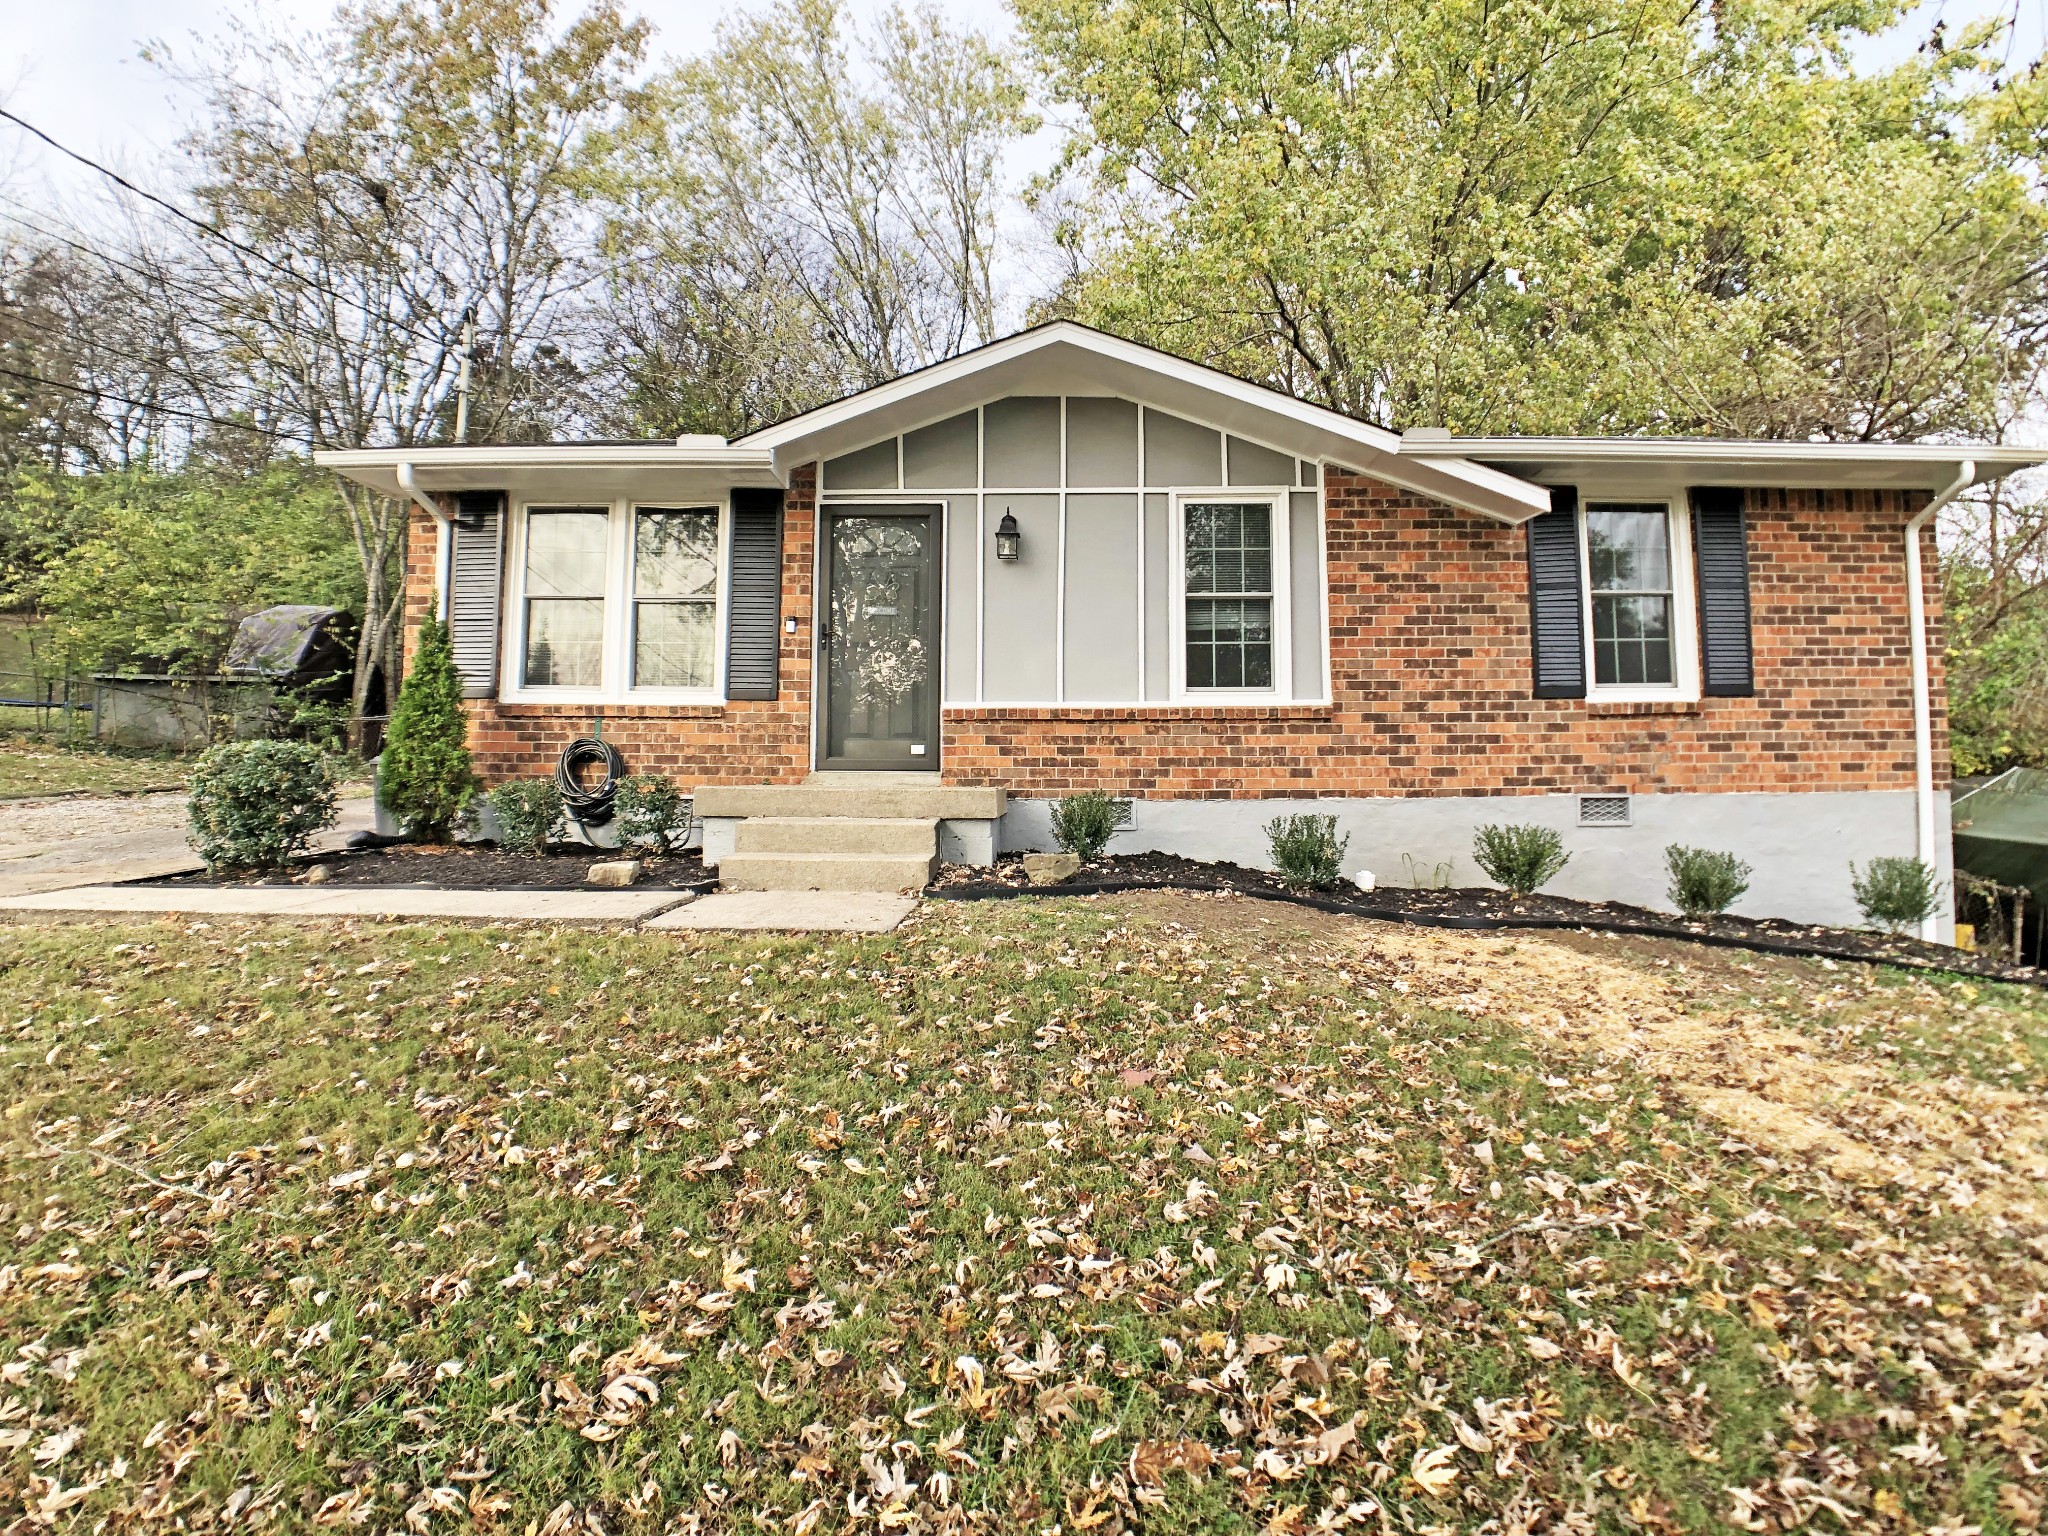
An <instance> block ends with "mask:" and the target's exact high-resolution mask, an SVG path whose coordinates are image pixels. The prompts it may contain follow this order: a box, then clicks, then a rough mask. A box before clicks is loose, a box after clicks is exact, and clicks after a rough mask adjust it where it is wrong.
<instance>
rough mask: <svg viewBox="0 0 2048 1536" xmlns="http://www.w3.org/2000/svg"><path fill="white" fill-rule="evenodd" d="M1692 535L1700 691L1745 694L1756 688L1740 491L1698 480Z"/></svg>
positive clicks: (1724, 695) (1741, 696)
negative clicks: (1696, 575)
mask: <svg viewBox="0 0 2048 1536" xmlns="http://www.w3.org/2000/svg"><path fill="white" fill-rule="evenodd" d="M1692 539H1693V550H1694V553H1695V556H1696V564H1697V565H1698V567H1699V587H1700V692H1702V693H1704V694H1707V695H1708V696H1710V697H1715V698H1739V699H1746V698H1748V697H1750V696H1751V695H1752V694H1754V693H1755V692H1756V663H1755V659H1754V656H1753V654H1752V652H1751V649H1750V641H1749V537H1748V530H1747V529H1746V528H1745V526H1744V523H1743V516H1742V492H1741V491H1740V490H1738V489H1735V488H1733V487H1730V486H1723V485H1697V486H1694V487H1693V491H1692Z"/></svg>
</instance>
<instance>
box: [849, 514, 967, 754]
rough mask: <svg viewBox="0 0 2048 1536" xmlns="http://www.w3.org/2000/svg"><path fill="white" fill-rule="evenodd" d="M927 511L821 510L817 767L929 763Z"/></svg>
mask: <svg viewBox="0 0 2048 1536" xmlns="http://www.w3.org/2000/svg"><path fill="white" fill-rule="evenodd" d="M937 511H938V509H937V508H935V507H862V508H860V509H859V510H858V511H852V510H842V511H836V512H835V511H829V510H828V512H827V517H828V519H829V522H828V527H829V530H830V531H829V533H828V535H827V537H828V539H829V541H830V542H829V546H828V554H827V561H828V564H827V570H826V578H825V579H826V600H825V619H826V625H825V629H824V632H823V634H822V635H821V636H820V637H819V638H820V641H821V643H822V644H823V646H824V678H825V742H824V760H823V761H822V762H821V763H820V764H819V766H820V767H823V768H833V769H839V768H874V769H882V768H894V769H932V770H936V769H937V768H938V766H939V609H938V602H937V585H938V570H939V561H938V542H939V523H938V516H937Z"/></svg>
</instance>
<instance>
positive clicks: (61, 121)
mask: <svg viewBox="0 0 2048 1536" xmlns="http://www.w3.org/2000/svg"><path fill="white" fill-rule="evenodd" d="M766 3H767V0H727V3H720V0H640V3H638V4H637V5H631V6H629V9H633V10H637V11H638V12H639V13H640V14H642V15H645V16H646V17H647V18H648V19H649V20H650V21H652V22H653V23H654V24H655V28H656V32H655V43H654V48H655V52H656V54H657V55H683V54H691V53H696V52H699V51H701V50H702V49H703V48H704V47H705V46H706V45H707V44H708V43H709V42H710V40H711V36H712V32H713V29H714V28H715V26H716V24H717V20H718V17H719V16H721V15H723V14H726V13H727V12H729V11H731V10H734V9H748V10H751V9H759V8H761V6H763V5H765V4H766ZM943 3H944V5H945V9H946V10H947V12H948V13H949V14H950V15H952V16H953V17H954V18H955V19H956V20H959V21H966V22H972V23H975V24H977V25H980V26H983V27H986V28H989V29H990V30H994V31H1003V32H1007V31H1008V29H1009V26H1010V21H1009V13H1008V10H1007V8H1006V6H1005V4H1004V0H943ZM853 6H854V9H855V10H856V12H859V13H863V14H866V13H872V11H873V10H874V9H876V0H853ZM259 7H260V14H261V15H262V16H263V17H264V18H265V19H266V21H269V22H271V23H273V24H278V25H284V26H288V27H298V28H305V29H311V28H313V27H315V26H317V25H319V24H320V23H322V22H324V21H325V20H326V19H327V18H328V17H329V16H330V15H331V14H332V12H333V9H334V6H333V0H0V105H5V106H7V107H8V108H9V109H10V110H12V111H14V112H17V113H19V114H20V115H21V116H23V117H25V118H27V119H28V120H29V121H30V122H33V123H35V124H37V125H38V126H40V127H42V128H44V129H45V130H46V131H48V132H49V133H51V134H53V135H55V136H56V137H57V138H59V139H61V140H63V141H64V142H66V143H68V144H71V145H73V146H75V147H76V148H78V149H80V150H82V151H84V152H85V153H87V154H90V155H93V156H95V157H97V158H99V159H102V160H104V161H106V162H107V163H109V164H111V165H114V166H116V167H119V168H121V169H123V170H127V171H131V172H133V173H135V175H136V179H137V180H139V181H141V182H142V183H143V184H144V185H145V186H151V185H161V179H160V178H157V177H152V176H151V175H150V174H149V173H150V168H151V166H152V165H153V164H154V163H155V162H156V160H157V159H158V157H159V156H160V155H161V154H162V152H163V151H164V149H165V148H166V147H167V146H169V145H170V144H171V143H172V142H173V141H175V139H176V138H177V136H178V134H179V132H180V130H181V128H182V127H183V125H184V124H185V122H186V121H187V120H188V119H189V117H190V115H191V113H192V110H193V106H194V103H193V102H192V100H191V99H190V97H189V96H188V95H186V94H184V93H182V92H181V91H180V89H179V88H178V87H176V86H175V85H174V84H173V83H172V82H170V81H168V80H167V79H166V78H165V77H164V76H163V74H162V73H161V72H160V71H158V70H157V69H156V68H155V67H154V66H152V65H150V64H147V63H145V62H143V60H142V59H141V58H140V57H139V53H140V50H141V48H142V46H143V44H145V43H146V42H149V41H151V40H153V39H155V40H162V41H165V42H168V43H169V44H171V46H172V49H173V51H174V52H175V53H178V54H182V55H185V56H187V57H190V56H191V55H192V54H193V53H194V52H195V51H196V49H195V43H194V39H195V37H198V38H204V37H208V36H216V35H219V34H220V33H221V32H222V31H224V30H225V29H226V27H227V25H228V23H229V22H230V21H231V20H232V18H234V17H236V16H238V15H239V16H249V15H254V14H259ZM2015 7H2017V10H2018V19H2019V25H2018V28H2017V29H2016V34H2015V37H2014V43H2013V46H2014V51H2015V56H2016V57H2020V58H2029V57H2035V56H2038V54H2039V52H2040V49H2041V42H2042V36H2043V31H2044V25H2043V22H2044V16H2048V0H1923V3H1922V4H1921V5H1920V7H1919V9H1918V10H1917V11H1916V12H1915V13H1914V15H1913V16H1912V17H1911V19H1910V20H1909V21H1908V22H1907V24H1906V27H1905V29H1904V30H1903V31H1902V32H1901V33H1900V34H1898V35H1896V36H1894V37H1892V38H1889V39H1886V40H1885V41H1883V42H1882V43H1880V44H1878V45H1875V46H1874V47H1873V48H1872V49H1871V50H1870V53H1871V59H1872V62H1883V61H1885V60H1887V59H1888V58H1890V57H1893V56H1896V55H1899V54H1902V53H1905V52H1909V51H1910V50H1911V49H1912V48H1913V47H1914V46H1916V45H1917V44H1918V43H1919V41H1920V40H1921V39H1922V38H1924V37H1925V36H1926V34H1927V31H1928V29H1929V28H1930V27H1931V26H1932V24H1933V22H1934V21H1935V19H1936V18H1937V17H1940V18H1944V19H1946V21H1947V22H1948V24H1949V26H1950V27H1951V28H1955V27H1958V26H1960V25H1961V24H1962V23H1964V22H1966V21H1968V20H1970V19H1972V18H1974V17H1979V16H1986V15H1993V14H2001V13H2002V14H2006V15H2011V14H2013V12H2014V8H2015ZM565 9H566V7H565ZM94 183H95V178H94V177H92V176H91V174H90V173H87V172H83V171H81V170H79V169H78V168H77V167H75V166H72V165H70V164H68V163H67V162H65V161H64V160H63V159H62V158H61V157H59V156H57V155H56V154H54V153H53V152H51V151H49V150H47V149H42V148H41V147H39V146H35V145H33V144H31V143H30V142H28V141H27V140H25V138H24V136H23V135H22V134H21V132H20V131H19V130H18V129H16V128H14V127H13V126H12V125H10V124H4V123H0V188H4V189H5V190H6V192H7V194H8V195H10V196H12V197H14V198H17V199H19V200H21V201H23V202H27V203H30V204H32V205H35V206H38V207H41V206H45V205H47V203H48V201H49V200H50V199H51V198H53V197H57V198H62V199H63V200H65V201H66V202H69V203H72V204H74V205H76V204H77V203H78V202H79V200H80V199H81V197H82V196H90V195H91V194H92V193H94V192H96V191H97V190H98V189H97V187H96V186H95V185H94ZM6 211H7V210H6V209H5V208H4V207H0V214H4V213H5V212H6ZM81 211H82V210H81Z"/></svg>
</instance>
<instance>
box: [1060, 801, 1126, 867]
mask: <svg viewBox="0 0 2048 1536" xmlns="http://www.w3.org/2000/svg"><path fill="white" fill-rule="evenodd" d="M1121 819H1122V815H1121V807H1119V806H1118V804H1117V802H1116V801H1115V800H1114V799H1113V798H1112V797H1110V796H1109V795H1106V794H1104V793H1103V792H1102V791H1101V790H1099V789H1090V790H1084V791H1082V792H1081V793H1080V794H1078V795H1068V796H1066V797H1065V798H1064V799H1062V800H1059V801H1057V802H1055V804H1054V805H1053V808H1052V840H1053V841H1054V842H1056V843H1058V844H1059V845H1060V847H1061V849H1062V850H1064V851H1065V852H1067V853H1071V854H1073V855H1075V856H1076V857H1077V858H1079V859H1080V860H1081V862H1082V863H1084V864H1087V863H1090V862H1092V861H1093V860H1095V859H1099V858H1100V857H1102V850H1103V849H1105V848H1107V847H1108V846H1109V840H1110V839H1111V838H1112V837H1115V836H1116V828H1117V822H1118V821H1119V820H1121Z"/></svg>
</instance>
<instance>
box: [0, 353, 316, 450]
mask: <svg viewBox="0 0 2048 1536" xmlns="http://www.w3.org/2000/svg"><path fill="white" fill-rule="evenodd" d="M0 375H4V376H5V377H7V378H10V379H19V380H21V382H22V383H24V384H37V385H41V386H42V387H43V388H44V389H60V390H63V391H64V392H65V393H67V394H73V395H83V396H85V397H86V398H87V399H88V400H110V401H112V402H113V403H114V404H115V405H125V406H128V407H129V408H130V409H132V410H137V411H153V412H155V413H156V414H157V415H159V416H176V417H178V418H179V419H180V420H182V421H192V422H198V423H200V424H201V425H204V426H209V427H221V428H225V429H226V430H228V431H230V432H247V433H249V434H250V435H251V436H253V437H262V438H268V439H269V440H270V441H271V442H274V443H295V444H296V443H303V442H304V441H305V440H304V439H303V438H301V437H298V436H295V435H294V434H292V433H289V432H276V431H273V430H271V429H270V428H269V427H258V426H253V425H251V424H250V423H249V422H246V421H230V420H228V419H227V418H226V417H225V416H209V415H207V414H206V413H205V412H203V411H181V410H179V409H177V408H176V407H175V406H169V405H157V404H153V403H151V402H149V401H144V400H131V399H130V398H129V397H128V396H126V395H117V394H114V393H112V392H111V391H109V390H104V389H90V388H87V387H86V386H85V385H82V384H66V383H64V382H63V381H61V380H59V379H46V378H44V377H43V376H42V375H41V374H36V373H24V372H23V371H22V370H21V369H19V368H9V367H7V366H5V365H4V364H0Z"/></svg>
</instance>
